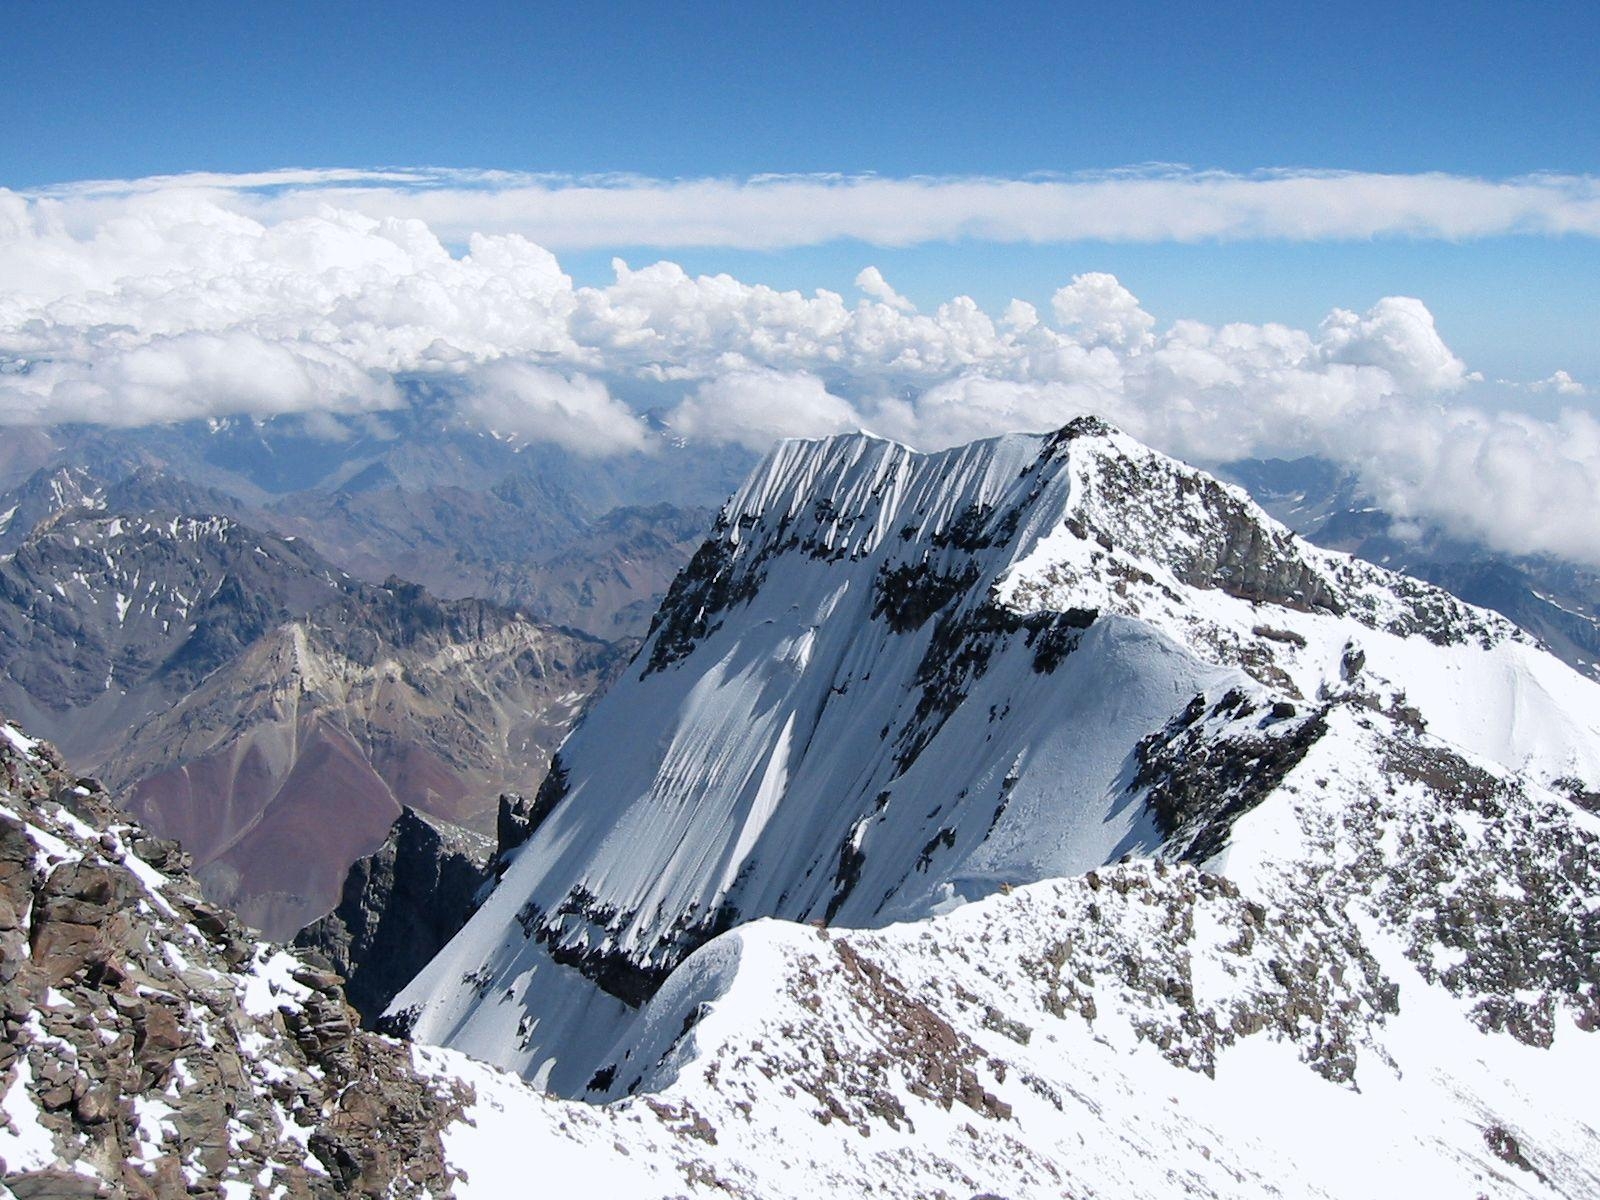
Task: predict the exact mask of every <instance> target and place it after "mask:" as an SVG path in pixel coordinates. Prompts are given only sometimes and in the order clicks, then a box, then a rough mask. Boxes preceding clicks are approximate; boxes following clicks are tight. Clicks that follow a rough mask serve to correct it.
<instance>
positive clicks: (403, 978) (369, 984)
mask: <svg viewBox="0 0 1600 1200" xmlns="http://www.w3.org/2000/svg"><path fill="white" fill-rule="evenodd" d="M504 804H505V798H504V797H502V808H504ZM491 851H492V844H491V843H490V841H489V839H488V838H486V837H483V836H482V835H479V834H474V833H472V832H470V831H468V830H465V829H460V828H458V827H455V826H451V825H448V824H446V823H445V822H442V821H439V820H437V819H434V818H430V817H427V816H425V815H423V814H422V813H419V812H417V811H416V810H415V809H411V808H407V809H404V810H402V811H401V813H400V816H399V817H398V818H396V819H395V822H394V824H393V825H392V826H390V827H389V836H388V837H387V838H386V839H385V840H384V843H383V845H381V846H379V847H378V849H377V850H376V851H374V852H373V853H372V854H369V855H367V856H366V857H364V858H362V859H360V860H358V861H357V862H356V863H355V864H354V865H352V866H351V868H350V873H349V875H347V876H346V877H345V882H344V894H343V896H342V897H341V898H340V901H339V907H338V908H336V909H334V910H333V912H331V913H329V914H328V915H327V916H326V917H323V918H321V919H320V920H318V921H315V922H313V923H312V924H311V925H309V926H307V927H306V928H305V929H303V930H301V931H300V933H299V935H298V936H296V938H295V945H296V946H299V947H303V948H306V949H310V950H315V951H318V952H320V953H321V954H322V955H323V956H324V957H326V958H327V960H328V961H329V962H330V963H331V964H332V965H333V967H334V969H335V970H336V971H337V972H338V973H339V974H341V975H343V976H344V977H345V979H346V980H347V981H348V982H347V984H346V993H347V995H348V996H349V999H350V1003H351V1004H352V1005H354V1006H355V1008H356V1011H357V1012H359V1013H360V1014H361V1018H362V1022H363V1024H365V1025H366V1026H367V1027H368V1028H371V1027H372V1026H373V1022H374V1021H375V1020H376V1019H377V1017H378V1015H379V1014H380V1013H382V1012H383V1010H384V1009H385V1008H386V1007H388V1004H389V1001H390V1000H392V999H394V997H395V995H396V993H398V992H399V990H400V989H401V988H402V987H404V986H405V985H406V984H407V983H409V982H410V981H411V978H412V976H414V975H415V974H416V973H417V972H418V971H420V970H421V969H422V968H423V967H424V966H426V965H427V963H428V960H429V959H431V958H432V957H433V956H434V955H435V954H437V953H438V952H439V951H440V950H441V949H442V948H443V947H444V944H445V943H446V942H448V941H449V940H450V939H451V938H452V937H454V936H455V934H456V931H457V930H459V929H460V928H461V926H462V925H463V924H465V923H466V919H467V917H468V916H470V915H471V912H472V906H473V901H474V899H475V898H476V897H477V895H478V893H479V892H480V891H481V889H482V887H483V885H484V883H485V882H486V881H487V880H488V879H489V878H490V870H489V862H490V856H491Z"/></svg>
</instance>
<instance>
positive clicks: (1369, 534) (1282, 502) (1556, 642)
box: [1219, 458, 1600, 679]
mask: <svg viewBox="0 0 1600 1200" xmlns="http://www.w3.org/2000/svg"><path fill="white" fill-rule="evenodd" d="M1219 473H1220V474H1221V475H1222V476H1223V477H1224V478H1227V479H1230V480H1232V481H1233V482H1235V483H1238V484H1239V485H1240V486H1242V487H1244V488H1245V489H1246V490H1248V491H1249V492H1250V494H1251V496H1252V497H1254V498H1255V500H1256V502H1257V503H1258V504H1260V505H1261V506H1262V507H1263V508H1265V509H1266V510H1267V511H1268V512H1270V513H1271V514H1272V515H1273V516H1275V517H1277V518H1278V520H1280V521H1282V522H1284V523H1285V524H1286V525H1288V526H1289V527H1290V528H1292V529H1294V530H1295V531H1296V532H1298V533H1300V534H1301V535H1303V536H1304V537H1306V538H1309V539H1310V540H1311V541H1313V542H1315V543H1317V544H1318V545H1319V546H1327V547H1329V548H1331V549H1335V550H1344V551H1347V552H1348V553H1351V554H1355V555H1358V556H1359V557H1361V558H1364V559H1366V560H1367V561H1368V562H1373V563H1378V564H1379V565H1381V566H1385V567H1388V568H1390V569H1391V570H1395V571H1401V572H1403V573H1405V574H1407V575H1414V576H1416V577H1417V578H1419V579H1426V580H1427V581H1428V582H1430V583H1435V584H1438V585H1439V586H1440V587H1442V588H1445V589H1446V590H1448V591H1450V592H1452V593H1454V594H1455V595H1457V596H1460V597H1461V598H1462V599H1463V600H1466V601H1468V602H1469V603H1472V604H1479V605H1482V606H1483V607H1484V608H1489V609H1493V610H1494V611H1495V612H1498V613H1500V614H1501V615H1503V616H1506V617H1509V618H1510V619H1511V620H1513V621H1515V622H1516V623H1517V624H1518V625H1520V626H1522V628H1524V629H1526V630H1528V631H1529V632H1530V633H1532V634H1534V635H1535V636H1536V637H1538V638H1539V639H1540V640H1541V641H1542V642H1544V643H1545V645H1546V646H1548V647H1549V648H1550V651H1551V652H1552V653H1553V654H1555V655H1556V656H1557V657H1559V658H1560V659H1562V661H1564V662H1566V663H1568V664H1569V665H1571V666H1573V667H1575V668H1577V669H1578V670H1579V671H1582V672H1583V673H1584V674H1585V675H1588V676H1589V677H1590V678H1591V679H1600V570H1595V569H1593V568H1587V567H1583V566H1580V565H1578V564H1576V563H1571V562H1567V561H1564V560H1562V559H1557V558H1553V557H1551V556H1549V555H1511V554H1504V553H1500V552H1497V551H1492V550H1489V549H1488V548H1486V547H1485V546H1483V545H1482V544H1480V543H1475V542H1471V541H1465V540H1462V539H1460V538H1451V537H1448V536H1446V535H1445V534H1443V533H1442V532H1440V531H1439V530H1438V529H1437V528H1431V527H1427V526H1418V525H1417V523H1415V522H1407V523H1406V526H1407V528H1406V531H1405V534H1404V536H1402V535H1401V534H1400V533H1399V532H1397V522H1396V520H1395V519H1394V517H1393V516H1392V515H1390V514H1389V513H1386V512H1384V511H1383V510H1382V509H1381V508H1379V507H1378V506H1377V505H1376V504H1375V503H1374V502H1373V501H1372V499H1371V498H1370V497H1369V496H1367V495H1366V494H1365V493H1364V492H1363V491H1362V489H1361V486H1360V482H1359V480H1358V479H1357V478H1356V477H1355V476H1354V475H1352V474H1350V473H1349V472H1347V471H1345V470H1343V469H1342V468H1340V467H1338V466H1336V465H1334V464H1333V463H1330V462H1327V461H1326V460H1324V459H1318V458H1300V459H1295V460H1293V461H1286V460H1283V459H1246V460H1242V461H1239V462H1234V463H1229V464H1227V465H1225V466H1223V467H1221V468H1219Z"/></svg>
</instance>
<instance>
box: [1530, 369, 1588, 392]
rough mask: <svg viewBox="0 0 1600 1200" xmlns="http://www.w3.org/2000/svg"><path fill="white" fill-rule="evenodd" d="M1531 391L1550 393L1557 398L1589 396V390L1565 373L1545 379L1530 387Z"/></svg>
mask: <svg viewBox="0 0 1600 1200" xmlns="http://www.w3.org/2000/svg"><path fill="white" fill-rule="evenodd" d="M1528 389H1529V390H1530V391H1535V392H1549V393H1551V394H1552V395H1556V396H1574V397H1576V396H1587V395H1588V394H1589V389H1588V388H1586V387H1585V386H1584V385H1583V384H1581V383H1579V382H1578V381H1577V380H1576V379H1574V378H1573V377H1572V376H1571V375H1569V374H1568V373H1567V372H1565V371H1556V372H1555V373H1554V374H1552V375H1550V376H1548V377H1547V378H1545V379H1541V380H1538V381H1537V382H1535V383H1530V384H1529V385H1528Z"/></svg>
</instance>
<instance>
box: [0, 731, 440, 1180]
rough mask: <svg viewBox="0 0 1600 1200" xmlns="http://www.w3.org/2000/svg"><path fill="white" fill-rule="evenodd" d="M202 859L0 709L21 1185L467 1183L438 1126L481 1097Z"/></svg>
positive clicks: (13, 1166)
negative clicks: (227, 901)
mask: <svg viewBox="0 0 1600 1200" xmlns="http://www.w3.org/2000/svg"><path fill="white" fill-rule="evenodd" d="M185 864H186V856H185V855H184V854H183V853H182V852H181V851H179V850H178V849H177V847H176V846H175V845H173V844H172V843H170V842H165V841H162V840H160V839H156V838H152V837H150V836H149V835H148V834H146V833H145V832H144V831H143V830H142V829H140V828H139V827H138V826H136V825H133V824H130V823H128V822H127V820H126V818H125V817H123V816H122V815H121V814H119V813H117V812H116V810H115V809H113V808H112V806H111V805H110V803H109V797H108V795H107V794H106V793H105V791H104V790H103V789H102V788H101V787H100V785H99V784H97V783H95V782H94V781H91V780H84V779H80V778H77V777H75V776H74V775H72V774H71V773H69V772H68V771H67V770H66V769H65V767H64V766H63V763H62V760H61V758H60V756H59V755H58V754H57V753H56V751H55V750H54V749H53V748H52V747H50V746H49V745H47V744H45V743H42V742H36V741H34V740H33V739H31V738H28V737H26V736H24V735H22V734H21V733H20V732H19V731H18V730H16V728H15V727H14V726H11V725H9V724H7V723H4V722H0V1096H3V1097H4V1114H3V1116H0V1160H3V1161H0V1175H3V1177H4V1188H5V1189H9V1192H8V1193H7V1194H9V1195H11V1196H14V1197H18V1198H19V1200H21V1198H25V1197H39V1198H43V1197H76V1196H82V1197H151V1198H153V1197H169V1196H179V1195H208V1196H209V1195H220V1194H224V1193H226V1194H228V1195H238V1194H250V1195H275V1196H284V1197H324V1196H341V1195H354V1196H443V1195H447V1194H449V1191H450V1189H451V1183H452V1180H451V1175H450V1172H449V1171H448V1170H447V1168H446V1166H445V1163H444V1156H443V1155H444V1152H443V1147H442V1144H441V1142H440V1137H439V1131H440V1129H441V1128H443V1127H444V1126H445V1125H446V1124H448V1122H449V1121H450V1120H452V1119H453V1117H454V1115H455V1113H456V1112H457V1111H458V1107H459V1104H460V1102H462V1101H463V1100H464V1099H465V1098H466V1093H465V1092H459V1091H456V1090H454V1089H453V1088H452V1087H451V1086H450V1085H440V1084H429V1083H426V1082H424V1081H423V1080H422V1079H420V1078H419V1077H418V1076H417V1075H416V1074H415V1072H414V1071H413V1070H412V1069H411V1065H410V1059H409V1056H408V1055H407V1053H406V1052H405V1050H404V1049H402V1048H401V1047H399V1046H397V1045H395V1044H394V1043H391V1042H386V1041H383V1040H381V1039H376V1038H373V1037H371V1036H369V1035H367V1034H364V1033H362V1032H361V1031H360V1030H359V1029H358V1028H357V1024H358V1022H357V1016H356V1013H355V1012H354V1011H353V1010H352V1009H351V1007H350V1005H349V1004H348V1002H347V1001H346V999H345V995H344V991H343V989H342V987H341V981H340V979H339V978H338V976H337V975H335V974H333V973H332V972H330V971H328V970H326V969H325V968H324V967H322V966H319V965H317V964H316V963H315V961H314V960H312V959H309V958H305V957H295V956H293V955H291V954H288V953H285V952H284V951H283V950H281V949H278V948H275V947H270V946H267V945H264V944H262V943H259V942H256V941H255V940H253V938H252V936H251V935H250V934H249V933H248V931H246V930H245V928H244V927H243V926H242V925H240V924H239V922H238V921H237V920H236V919H235V918H233V917H232V916H231V915H229V914H227V913H225V912H223V911H221V910H219V909H217V908H215V907H213V906H211V905H210V904H208V903H206V902H205V901H204V900H202V899H201V898H200V896H199V893H198V889H197V887H196V884H195V881H194V879H193V878H192V877H190V876H189V875H187V874H186V873H185V871H184V868H185ZM0 1190H3V1189H0Z"/></svg>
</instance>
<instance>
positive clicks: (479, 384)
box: [462, 360, 645, 457]
mask: <svg viewBox="0 0 1600 1200" xmlns="http://www.w3.org/2000/svg"><path fill="white" fill-rule="evenodd" d="M462 411H463V412H464V413H465V414H467V415H468V416H470V417H472V418H473V419H475V420H477V421H478V422H480V423H481V424H483V425H484V426H485V427H487V428H488V429H490V430H492V431H494V432H495V433H499V434H506V435H511V436H514V437H518V438H522V439H525V440H527V441H533V442H550V443H553V444H555V445H558V446H562V447H564V448H566V449H568V450H571V451H573V452H574V453H577V454H582V455H586V456H590V457H597V456H603V455H607V454H614V453H617V452H619V451H626V450H643V449H644V448H645V427H644V422H643V421H641V420H640V419H639V417H638V415H637V414H636V413H634V411H633V410H632V409H630V408H629V407H628V406H627V405H625V404H623V403H622V402H621V401H620V400H617V399H614V398H613V397H612V395H611V393H610V392H609V391H608V390H607V389H606V385H605V384H604V383H602V382H600V381H599V380H597V379H592V378H590V377H588V376H586V375H581V374H563V373H562V372H560V371H554V370H550V369H548V368H546V367H538V366H533V365H531V364H528V363H523V362H516V361H510V360H501V361H498V362H492V363H489V364H487V365H485V366H483V367H481V368H479V369H478V370H477V371H475V372H474V374H473V376H472V379H471V381H470V387H469V389H468V390H467V392H466V395H465V398H464V399H463V401H462Z"/></svg>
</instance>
